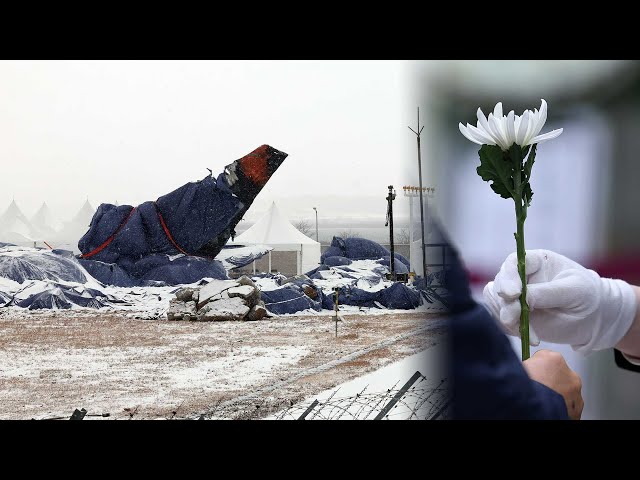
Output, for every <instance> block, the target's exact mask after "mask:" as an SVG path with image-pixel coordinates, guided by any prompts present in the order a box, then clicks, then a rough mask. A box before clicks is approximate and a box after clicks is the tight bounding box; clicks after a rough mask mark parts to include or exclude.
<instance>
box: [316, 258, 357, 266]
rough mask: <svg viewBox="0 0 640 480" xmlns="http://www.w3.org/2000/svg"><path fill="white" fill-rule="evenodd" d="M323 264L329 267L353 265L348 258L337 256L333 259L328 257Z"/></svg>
mask: <svg viewBox="0 0 640 480" xmlns="http://www.w3.org/2000/svg"><path fill="white" fill-rule="evenodd" d="M322 263H323V264H324V265H326V266H328V267H337V266H339V265H351V260H350V259H348V258H347V257H340V256H337V255H336V256H333V257H326V258H325V259H324V261H323V262H322Z"/></svg>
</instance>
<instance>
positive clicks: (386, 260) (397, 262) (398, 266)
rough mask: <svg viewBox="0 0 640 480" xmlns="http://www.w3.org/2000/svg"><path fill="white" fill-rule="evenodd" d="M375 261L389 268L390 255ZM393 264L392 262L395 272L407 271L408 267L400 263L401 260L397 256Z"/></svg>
mask: <svg viewBox="0 0 640 480" xmlns="http://www.w3.org/2000/svg"><path fill="white" fill-rule="evenodd" d="M377 263H379V264H380V265H384V266H385V267H387V268H389V269H391V257H390V256H388V255H387V256H386V257H383V258H382V259H380V260H378V262H377ZM393 264H394V267H395V272H396V273H409V269H408V268H407V266H406V265H405V264H404V263H402V261H400V260H399V259H398V258H396V259H395V261H394V262H393Z"/></svg>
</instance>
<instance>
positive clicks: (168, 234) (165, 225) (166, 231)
mask: <svg viewBox="0 0 640 480" xmlns="http://www.w3.org/2000/svg"><path fill="white" fill-rule="evenodd" d="M153 205H154V206H155V207H156V212H157V213H158V219H159V220H160V225H162V229H163V230H164V233H165V235H166V236H167V238H168V239H169V241H170V242H171V243H172V244H173V246H174V247H176V248H177V249H178V250H179V251H180V252H181V253H184V254H185V255H187V256H188V257H192V256H193V255H191V254H190V253H187V252H185V251H184V250H183V249H182V248H180V245H178V244H177V243H176V241H175V240H174V239H173V237H172V236H171V232H170V231H169V228H167V224H166V223H164V218H163V217H162V214H161V213H160V209H159V208H158V204H157V203H156V202H153Z"/></svg>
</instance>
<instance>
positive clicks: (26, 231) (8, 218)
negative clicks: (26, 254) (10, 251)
mask: <svg viewBox="0 0 640 480" xmlns="http://www.w3.org/2000/svg"><path fill="white" fill-rule="evenodd" d="M38 233H39V232H38V231H37V230H36V229H35V228H34V227H33V225H31V222H29V220H27V217H26V216H25V215H24V213H22V210H20V207H18V205H17V204H16V201H15V200H12V201H11V204H10V205H9V207H8V208H7V210H6V211H5V212H4V214H3V215H2V216H0V242H7V243H15V244H16V245H21V246H30V247H32V246H33V245H34V242H35V241H36V240H38V238H37V237H38Z"/></svg>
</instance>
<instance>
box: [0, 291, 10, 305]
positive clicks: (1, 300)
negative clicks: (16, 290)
mask: <svg viewBox="0 0 640 480" xmlns="http://www.w3.org/2000/svg"><path fill="white" fill-rule="evenodd" d="M10 300H11V296H10V295H8V294H6V293H4V292H0V307H4V306H5V304H6V303H8V302H9V301H10Z"/></svg>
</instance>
